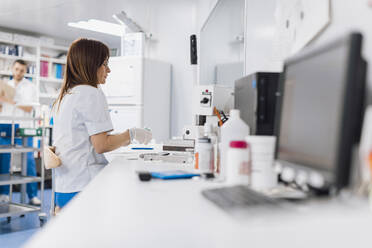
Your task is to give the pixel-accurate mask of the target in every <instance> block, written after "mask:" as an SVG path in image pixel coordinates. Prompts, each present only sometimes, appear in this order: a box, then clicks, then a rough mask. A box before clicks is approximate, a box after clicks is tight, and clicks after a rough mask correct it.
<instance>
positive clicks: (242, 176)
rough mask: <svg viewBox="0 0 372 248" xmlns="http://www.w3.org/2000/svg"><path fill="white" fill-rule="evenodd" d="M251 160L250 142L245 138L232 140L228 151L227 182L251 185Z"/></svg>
mask: <svg viewBox="0 0 372 248" xmlns="http://www.w3.org/2000/svg"><path fill="white" fill-rule="evenodd" d="M250 179H251V161H250V150H249V144H247V142H245V141H244V140H233V141H230V144H229V149H228V151H227V163H226V183H227V184H231V185H235V184H245V185H249V184H250Z"/></svg>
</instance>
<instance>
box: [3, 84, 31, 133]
mask: <svg viewBox="0 0 372 248" xmlns="http://www.w3.org/2000/svg"><path fill="white" fill-rule="evenodd" d="M7 83H8V85H9V86H11V87H13V88H14V89H15V95H14V98H13V100H14V101H15V102H16V103H25V104H27V103H36V102H37V97H36V87H35V85H34V84H33V83H32V82H31V81H30V80H28V79H25V78H23V79H22V81H21V82H19V83H18V85H17V86H16V85H15V82H14V80H10V81H8V82H7ZM2 105H3V108H2V111H1V115H2V116H17V117H30V116H31V115H32V113H27V112H25V111H23V110H22V109H20V108H17V107H16V106H14V105H13V104H10V103H2ZM2 123H11V121H3V122H2ZM16 123H19V124H20V126H21V127H31V126H32V121H21V122H20V121H16Z"/></svg>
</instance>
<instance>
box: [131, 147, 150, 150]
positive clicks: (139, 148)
mask: <svg viewBox="0 0 372 248" xmlns="http://www.w3.org/2000/svg"><path fill="white" fill-rule="evenodd" d="M131 149H132V150H154V148H153V147H132V148H131Z"/></svg>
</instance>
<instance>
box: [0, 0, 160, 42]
mask: <svg viewBox="0 0 372 248" xmlns="http://www.w3.org/2000/svg"><path fill="white" fill-rule="evenodd" d="M164 1H166V0H105V1H103V0H32V1H30V0H1V3H0V4H1V7H0V27H5V28H10V29H16V30H19V31H27V32H29V33H33V34H42V35H45V36H52V37H56V38H60V39H63V40H67V41H68V42H70V41H72V40H74V39H76V38H79V37H90V38H95V39H99V40H101V41H103V42H105V43H107V44H108V45H109V46H110V47H119V46H120V39H119V37H116V36H110V35H105V34H100V33H96V32H91V31H84V30H80V29H76V28H72V27H69V26H67V23H68V22H75V21H81V20H88V19H92V18H94V19H99V20H104V21H110V22H114V23H116V22H115V20H114V19H113V18H112V15H113V14H115V13H118V12H120V11H121V10H124V11H125V12H126V13H127V14H128V16H129V17H131V18H132V19H133V20H134V21H136V22H137V23H138V24H139V25H140V26H141V27H142V28H143V29H144V30H145V31H146V24H148V23H147V22H148V21H147V20H149V18H148V16H149V15H150V10H151V4H155V3H159V2H160V3H161V2H164ZM147 26H148V25H147Z"/></svg>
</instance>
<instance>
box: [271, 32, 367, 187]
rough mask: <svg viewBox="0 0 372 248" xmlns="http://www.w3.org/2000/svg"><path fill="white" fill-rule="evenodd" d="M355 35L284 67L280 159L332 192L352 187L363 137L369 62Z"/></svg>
mask: <svg viewBox="0 0 372 248" xmlns="http://www.w3.org/2000/svg"><path fill="white" fill-rule="evenodd" d="M361 48H362V35H361V34H359V33H352V34H349V35H347V36H344V37H342V38H341V39H339V40H336V41H334V42H332V43H329V44H327V45H325V46H323V47H320V48H311V49H309V50H307V51H304V52H301V53H299V54H298V55H297V56H295V57H293V58H291V59H289V60H287V61H286V63H285V68H284V77H282V80H281V81H280V83H279V92H281V95H280V96H279V97H278V103H277V107H278V109H279V110H280V111H278V115H277V121H276V123H277V126H276V131H275V133H276V134H277V135H278V139H277V151H276V153H277V159H278V161H279V163H280V164H281V165H282V166H283V167H292V168H294V170H295V173H299V172H304V173H306V174H307V175H308V178H309V177H310V175H315V174H316V175H318V176H317V177H319V176H321V177H322V179H321V180H318V181H319V182H322V183H321V184H319V185H317V188H319V189H328V190H329V192H330V193H332V192H338V191H339V190H341V189H343V188H344V187H347V186H348V185H349V179H350V174H351V162H352V150H353V146H354V145H355V144H356V142H357V141H358V139H359V135H360V129H361V123H362V111H363V100H362V99H364V89H365V71H366V70H365V68H366V63H365V62H364V61H363V59H362V57H361Z"/></svg>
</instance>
